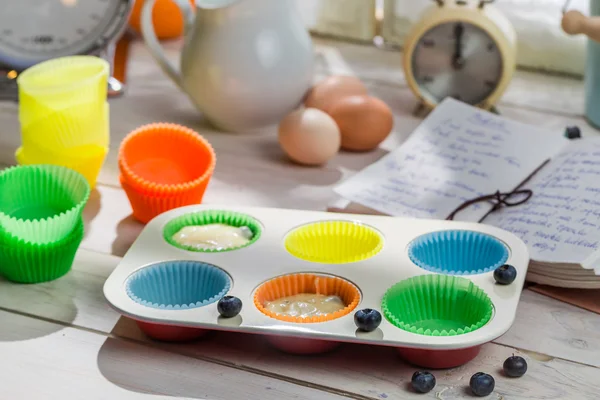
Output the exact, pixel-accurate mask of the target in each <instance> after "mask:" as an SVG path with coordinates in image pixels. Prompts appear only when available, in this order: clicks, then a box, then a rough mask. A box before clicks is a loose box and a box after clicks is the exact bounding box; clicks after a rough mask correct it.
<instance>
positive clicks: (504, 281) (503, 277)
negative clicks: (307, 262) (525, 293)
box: [494, 264, 517, 285]
mask: <svg viewBox="0 0 600 400" xmlns="http://www.w3.org/2000/svg"><path fill="white" fill-rule="evenodd" d="M516 278H517V269H516V268H515V267H513V266H512V265H509V264H504V265H502V266H500V267H498V268H497V269H496V270H495V271H494V279H495V280H496V282H498V283H499V284H501V285H510V284H511V283H513V282H514V281H515V279H516Z"/></svg>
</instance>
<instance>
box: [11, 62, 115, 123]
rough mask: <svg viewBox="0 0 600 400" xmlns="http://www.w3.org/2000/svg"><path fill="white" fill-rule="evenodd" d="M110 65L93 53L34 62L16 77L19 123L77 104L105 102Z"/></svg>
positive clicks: (101, 105) (31, 120)
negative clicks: (34, 63) (91, 54)
mask: <svg viewBox="0 0 600 400" xmlns="http://www.w3.org/2000/svg"><path fill="white" fill-rule="evenodd" d="M109 71H110V66H109V64H108V62H106V61H105V60H103V59H101V58H99V57H95V56H70V57H61V58H55V59H52V60H49V61H44V62H41V63H39V64H36V65H34V66H33V67H30V68H28V69H26V70H25V71H23V72H22V73H21V74H20V75H19V76H18V77H17V85H18V88H19V119H20V120H21V125H22V126H27V125H29V124H30V123H31V122H33V121H35V120H37V119H40V118H43V117H44V116H45V115H47V114H49V113H52V112H53V111H57V110H65V109H68V108H71V107H73V106H76V105H78V104H96V105H97V106H96V107H97V110H99V111H102V107H103V105H104V103H105V102H106V97H107V83H108V74H109Z"/></svg>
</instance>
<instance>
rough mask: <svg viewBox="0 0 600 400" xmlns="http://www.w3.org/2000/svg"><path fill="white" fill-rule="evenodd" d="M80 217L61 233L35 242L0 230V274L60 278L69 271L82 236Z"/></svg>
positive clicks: (34, 278) (35, 280) (28, 280)
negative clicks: (52, 239)
mask: <svg viewBox="0 0 600 400" xmlns="http://www.w3.org/2000/svg"><path fill="white" fill-rule="evenodd" d="M83 234H84V228H83V220H82V219H81V218H80V219H79V220H78V221H77V223H76V226H75V228H74V229H73V230H72V231H71V232H70V233H69V234H67V235H66V236H65V237H63V238H61V239H59V240H57V241H55V242H51V243H46V244H36V243H31V242H28V241H25V240H23V239H19V238H16V237H14V236H12V235H10V234H9V233H7V232H5V231H3V230H0V275H3V276H4V277H5V278H6V279H8V280H10V281H13V282H19V283H40V282H48V281H52V280H54V279H57V278H60V277H61V276H63V275H65V274H66V273H67V272H69V271H70V269H71V267H72V265H73V260H74V259H75V254H76V253H77V249H78V248H79V245H80V244H81V241H82V240H83Z"/></svg>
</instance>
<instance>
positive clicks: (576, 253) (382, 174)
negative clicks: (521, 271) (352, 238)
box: [328, 98, 600, 289]
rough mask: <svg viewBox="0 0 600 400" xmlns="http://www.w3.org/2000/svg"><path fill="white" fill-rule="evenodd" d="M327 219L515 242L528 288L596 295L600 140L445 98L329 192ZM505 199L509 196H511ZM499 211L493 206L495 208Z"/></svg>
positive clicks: (599, 279)
mask: <svg viewBox="0 0 600 400" xmlns="http://www.w3.org/2000/svg"><path fill="white" fill-rule="evenodd" d="M334 190H335V192H336V193H337V194H339V195H340V196H341V197H342V199H340V200H339V201H337V202H335V203H334V204H331V205H330V207H329V208H328V209H329V210H330V211H337V212H350V213H367V214H385V215H392V216H403V217H413V218H435V219H446V218H448V217H449V216H450V215H451V214H452V213H453V212H454V211H455V210H457V209H458V208H459V207H460V206H461V205H463V204H464V203H465V202H468V201H469V200H473V199H475V198H478V197H481V196H486V195H493V194H494V193H497V192H500V193H501V194H502V196H503V197H501V198H502V199H504V200H505V201H506V202H507V203H510V204H515V203H516V204H519V203H521V202H523V201H525V200H527V201H525V202H524V203H522V204H520V205H513V206H504V207H500V208H499V209H496V210H495V211H493V212H492V210H493V209H495V207H494V206H495V204H497V202H494V201H478V202H476V203H474V204H472V205H470V206H468V207H467V208H465V209H462V210H461V211H459V212H458V213H456V214H455V215H454V217H453V219H454V220H459V221H472V222H481V223H484V224H489V225H494V226H497V227H499V228H502V229H505V230H507V231H510V232H512V233H514V234H515V235H517V236H519V237H520V238H521V239H522V240H523V241H524V242H525V243H526V244H527V245H528V248H529V251H530V257H531V260H532V262H531V265H530V267H529V273H528V280H530V281H533V282H537V283H543V284H548V285H552V286H560V287H573V288H590V289H593V288H600V137H590V138H583V139H577V140H568V139H566V138H565V137H564V136H563V134H562V132H552V131H547V130H544V129H541V128H538V127H535V126H530V125H526V124H522V123H520V122H516V121H511V120H509V119H506V118H503V117H501V116H499V115H496V114H492V113H490V112H487V111H484V110H481V109H478V108H475V107H472V106H470V105H467V104H465V103H462V102H460V101H457V100H454V99H451V98H449V99H446V100H444V101H443V102H442V103H440V104H439V105H438V107H436V108H435V110H434V111H433V112H432V113H431V114H430V115H429V116H428V117H427V118H426V119H425V120H424V121H423V122H422V123H421V125H420V126H419V127H418V128H417V129H416V130H415V131H414V132H413V134H412V135H411V136H410V138H409V139H408V140H406V141H405V142H404V143H403V144H402V145H401V146H400V147H398V148H397V149H396V150H394V151H392V152H390V153H389V154H387V155H386V156H384V157H382V158H381V159H380V160H379V161H377V162H375V163H374V164H372V165H370V166H368V167H367V168H365V169H364V170H362V171H360V172H358V173H356V174H355V175H354V176H351V177H350V178H348V179H346V180H345V181H344V182H342V183H341V184H340V185H338V186H337V187H336V188H335V189H334ZM511 193H512V195H511V196H509V194H511ZM496 208H497V207H496Z"/></svg>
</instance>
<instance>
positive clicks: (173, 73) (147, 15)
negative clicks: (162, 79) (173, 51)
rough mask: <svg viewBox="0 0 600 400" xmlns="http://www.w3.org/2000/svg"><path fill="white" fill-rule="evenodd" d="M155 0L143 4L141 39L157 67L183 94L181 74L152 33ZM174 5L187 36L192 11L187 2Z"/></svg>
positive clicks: (147, 0)
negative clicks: (179, 13)
mask: <svg viewBox="0 0 600 400" xmlns="http://www.w3.org/2000/svg"><path fill="white" fill-rule="evenodd" d="M155 1H156V0H146V1H145V2H144V6H143V8H142V18H141V22H142V24H141V25H142V37H143V38H144V42H146V46H148V49H149V50H150V54H151V55H152V57H154V59H155V60H156V62H157V63H158V65H159V66H160V67H161V68H162V70H163V71H164V73H165V74H167V75H168V76H169V78H171V79H172V80H173V82H175V83H176V84H177V86H179V88H180V89H181V90H183V91H184V92H185V88H184V85H183V81H182V79H181V73H180V72H179V71H178V69H177V68H175V66H174V65H173V64H172V63H171V62H170V61H169V60H168V59H167V56H166V55H165V52H164V50H163V48H162V46H161V45H160V42H159V41H158V37H157V36H156V32H155V31H154V24H153V23H152V9H153V8H154V3H155ZM175 3H176V4H177V6H178V7H179V9H180V10H181V13H182V14H183V23H184V25H183V34H184V37H185V35H187V34H188V32H189V30H190V28H191V26H192V24H193V21H194V10H193V9H192V6H191V4H190V2H189V0H176V1H175Z"/></svg>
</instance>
